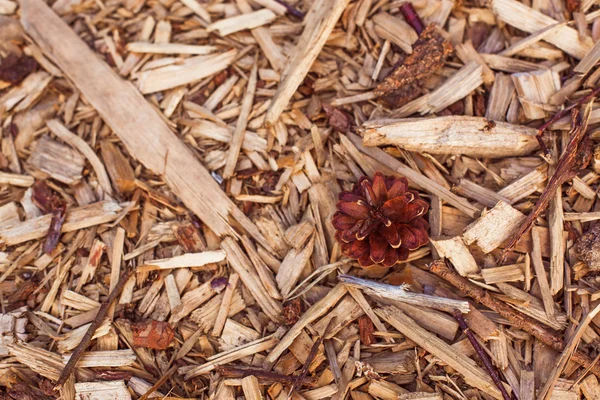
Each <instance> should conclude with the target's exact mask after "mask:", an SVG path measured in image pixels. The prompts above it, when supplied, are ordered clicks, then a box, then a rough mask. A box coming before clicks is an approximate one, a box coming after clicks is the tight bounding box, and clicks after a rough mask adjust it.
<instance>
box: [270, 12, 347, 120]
mask: <svg viewBox="0 0 600 400" xmlns="http://www.w3.org/2000/svg"><path fill="white" fill-rule="evenodd" d="M348 3H349V0H323V1H316V2H314V3H312V6H311V8H310V10H309V11H308V14H307V15H306V17H305V18H304V31H303V32H302V35H301V36H300V39H299V40H298V44H296V47H295V48H294V49H293V50H291V52H290V54H292V56H291V57H290V59H289V60H288V61H287V64H286V65H285V67H284V69H283V71H282V72H281V76H282V80H281V82H280V83H279V87H278V88H277V92H275V95H274V96H273V99H272V102H271V105H270V106H269V109H268V110H267V114H266V116H265V124H266V125H267V126H274V125H275V123H276V122H277V120H279V117H280V116H281V113H283V110H285V108H286V107H287V106H288V102H289V101H290V99H291V98H292V96H293V95H294V93H295V92H296V89H298V87H299V86H300V84H301V83H302V81H304V78H305V77H306V74H307V73H308V70H309V69H310V67H311V66H312V65H313V63H314V61H315V60H316V59H317V56H318V55H319V53H320V52H321V49H322V48H323V46H324V45H325V42H326V41H327V39H328V38H329V35H330V34H331V31H332V30H333V28H334V26H335V24H336V23H337V21H338V19H339V18H340V16H341V15H342V13H343V12H344V10H345V9H346V7H347V6H348Z"/></svg>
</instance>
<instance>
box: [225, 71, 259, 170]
mask: <svg viewBox="0 0 600 400" xmlns="http://www.w3.org/2000/svg"><path fill="white" fill-rule="evenodd" d="M257 73H258V63H254V66H253V67H252V71H251V72H250V78H249V80H248V86H247V87H246V93H245V94H244V98H243V100H242V109H241V110H240V115H239V117H238V120H237V124H236V125H235V131H233V137H232V139H231V142H230V144H229V152H228V153H227V163H226V164H225V168H224V170H223V178H226V179H227V178H230V177H231V176H232V175H233V172H234V169H235V166H236V164H237V160H238V156H239V154H240V149H241V148H242V142H243V141H244V134H245V133H246V126H247V125H248V116H249V115H250V111H252V105H253V103H254V92H255V91H256V82H257Z"/></svg>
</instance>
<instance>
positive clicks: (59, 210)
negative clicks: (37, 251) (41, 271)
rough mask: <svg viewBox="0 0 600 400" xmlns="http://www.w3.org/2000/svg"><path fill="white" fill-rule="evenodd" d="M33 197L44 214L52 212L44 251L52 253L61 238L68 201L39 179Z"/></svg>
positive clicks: (34, 186) (34, 187)
mask: <svg viewBox="0 0 600 400" xmlns="http://www.w3.org/2000/svg"><path fill="white" fill-rule="evenodd" d="M32 199H33V202H34V204H35V205H36V206H37V207H38V208H39V209H40V210H41V211H42V212H43V213H44V214H48V213H51V214H52V219H51V221H50V227H49V228H48V233H47V234H46V239H45V241H44V246H43V250H44V253H46V254H50V253H52V251H53V250H54V249H55V248H56V246H57V245H58V241H59V240H60V231H61V230H62V226H63V223H64V222H65V217H66V216H67V203H66V202H65V201H64V200H63V199H62V198H61V197H59V195H58V194H57V193H55V192H54V191H53V190H52V189H50V187H49V186H48V185H47V184H46V182H44V181H37V182H36V183H35V184H34V185H33V194H32Z"/></svg>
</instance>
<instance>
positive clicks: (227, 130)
mask: <svg viewBox="0 0 600 400" xmlns="http://www.w3.org/2000/svg"><path fill="white" fill-rule="evenodd" d="M207 102H208V100H207ZM189 126H191V128H192V129H191V130H190V133H191V134H192V136H194V137H195V138H205V139H212V140H216V141H218V142H222V143H231V140H232V138H233V133H234V129H232V128H231V127H230V126H223V125H220V124H217V123H214V122H211V121H208V120H199V121H198V120H194V121H192V122H190V124H189ZM242 149H244V150H248V151H266V150H267V141H266V140H265V139H264V138H262V137H260V136H258V135H257V134H256V133H254V132H250V131H246V132H245V133H244V135H243V140H242Z"/></svg>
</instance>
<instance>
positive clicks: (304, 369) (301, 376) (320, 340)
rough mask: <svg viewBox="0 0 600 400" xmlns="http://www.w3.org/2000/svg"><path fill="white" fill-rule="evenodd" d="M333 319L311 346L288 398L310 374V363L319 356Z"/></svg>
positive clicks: (289, 397)
mask: <svg viewBox="0 0 600 400" xmlns="http://www.w3.org/2000/svg"><path fill="white" fill-rule="evenodd" d="M332 321H333V318H332V319H331V320H330V321H329V323H328V324H327V326H326V327H325V330H324V331H323V334H322V335H321V336H320V337H319V338H318V339H317V340H315V343H313V345H312V347H311V348H310V352H309V353H308V357H306V361H305V362H304V365H303V366H302V369H301V370H300V374H299V375H298V377H297V378H296V381H295V382H294V384H293V385H292V387H291V389H290V392H289V393H288V399H291V398H292V395H293V394H294V391H295V390H296V389H298V388H299V387H300V386H301V385H302V383H303V382H304V379H306V375H307V374H308V368H309V367H310V364H311V363H312V362H313V360H314V359H315V357H316V356H317V352H318V351H319V346H321V344H322V343H323V340H324V339H325V336H327V333H328V332H329V328H330V327H331V325H332Z"/></svg>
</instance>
